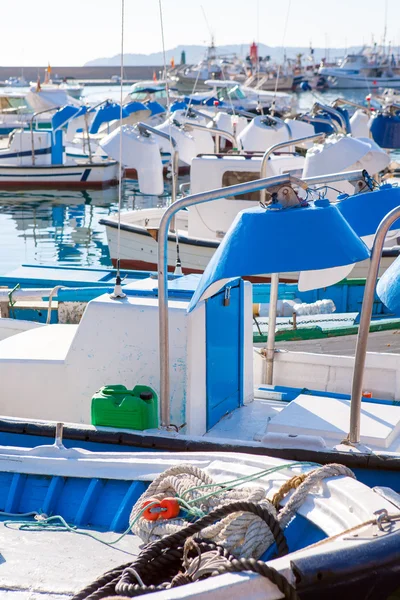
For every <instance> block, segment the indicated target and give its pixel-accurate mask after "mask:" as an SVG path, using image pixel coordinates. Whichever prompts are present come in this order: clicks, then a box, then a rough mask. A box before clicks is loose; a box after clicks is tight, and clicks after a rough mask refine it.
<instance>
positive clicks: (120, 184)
mask: <svg viewBox="0 0 400 600" xmlns="http://www.w3.org/2000/svg"><path fill="white" fill-rule="evenodd" d="M124 26H125V0H121V73H120V79H121V81H120V107H119V126H120V136H119V176H118V184H119V185H118V230H117V278H119V277H120V259H121V207H122V95H123V79H124V29H125V27H124Z"/></svg>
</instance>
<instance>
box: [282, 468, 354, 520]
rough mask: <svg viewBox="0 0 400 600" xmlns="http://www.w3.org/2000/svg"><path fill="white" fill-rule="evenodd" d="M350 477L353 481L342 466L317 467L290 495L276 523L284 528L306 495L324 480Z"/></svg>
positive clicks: (352, 474) (352, 475) (348, 472)
mask: <svg viewBox="0 0 400 600" xmlns="http://www.w3.org/2000/svg"><path fill="white" fill-rule="evenodd" d="M341 476H342V477H352V478H353V479H355V475H354V473H353V471H351V470H350V469H349V468H348V467H345V466H344V465H339V464H335V463H332V464H330V465H324V466H323V467H318V468H317V469H315V470H314V471H312V472H311V473H309V474H308V475H307V477H306V479H305V480H304V481H303V483H301V484H300V485H299V487H298V488H297V489H296V490H295V492H294V493H293V494H292V495H291V497H290V499H289V501H288V503H287V504H286V506H285V507H284V508H283V509H282V510H281V511H280V512H279V515H278V521H279V523H280V525H281V527H282V529H283V528H284V527H286V525H287V524H288V523H289V521H291V520H292V518H293V517H294V516H295V514H296V513H297V511H298V509H299V508H300V506H301V505H302V504H303V503H304V501H305V499H306V497H307V495H308V494H309V493H310V492H311V491H312V490H313V489H316V488H318V487H319V486H320V485H321V482H322V481H323V480H324V479H327V478H329V477H341Z"/></svg>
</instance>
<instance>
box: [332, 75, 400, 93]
mask: <svg viewBox="0 0 400 600" xmlns="http://www.w3.org/2000/svg"><path fill="white" fill-rule="evenodd" d="M327 80H328V85H329V87H330V88H337V89H365V90H370V89H377V88H385V87H390V88H396V89H397V88H400V77H380V78H376V77H362V76H359V75H354V76H351V75H345V76H343V75H342V76H328V78H327Z"/></svg>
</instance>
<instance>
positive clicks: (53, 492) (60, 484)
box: [42, 477, 65, 516]
mask: <svg viewBox="0 0 400 600" xmlns="http://www.w3.org/2000/svg"><path fill="white" fill-rule="evenodd" d="M64 483H65V480H64V477H52V478H51V481H50V485H49V487H48V488H47V493H46V497H45V499H44V502H43V505H42V510H43V512H44V513H46V515H48V516H51V515H53V514H54V509H55V507H56V505H57V502H58V500H59V498H60V496H61V494H62V491H63V489H64Z"/></svg>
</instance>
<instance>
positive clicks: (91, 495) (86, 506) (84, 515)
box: [74, 479, 104, 526]
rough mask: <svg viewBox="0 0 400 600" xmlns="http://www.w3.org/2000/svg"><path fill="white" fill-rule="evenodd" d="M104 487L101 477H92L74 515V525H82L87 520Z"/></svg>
mask: <svg viewBox="0 0 400 600" xmlns="http://www.w3.org/2000/svg"><path fill="white" fill-rule="evenodd" d="M103 487H104V482H103V481H101V479H92V480H91V482H90V484H89V486H88V488H87V490H86V493H85V495H84V497H83V500H82V503H81V505H80V507H79V509H78V512H77V513H76V515H75V519H74V521H75V525H78V526H82V525H86V523H88V522H89V519H90V516H91V515H92V512H93V511H94V509H95V505H96V503H97V502H98V500H99V497H100V494H101V492H102V489H103Z"/></svg>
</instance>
